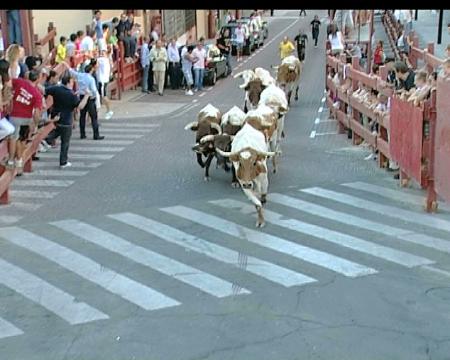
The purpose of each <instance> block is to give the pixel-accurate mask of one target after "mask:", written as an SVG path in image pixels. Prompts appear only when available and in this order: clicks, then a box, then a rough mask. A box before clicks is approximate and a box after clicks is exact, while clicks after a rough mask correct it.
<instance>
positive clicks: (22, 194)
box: [9, 190, 59, 199]
mask: <svg viewBox="0 0 450 360" xmlns="http://www.w3.org/2000/svg"><path fill="white" fill-rule="evenodd" d="M58 194H59V193H58V192H56V191H31V190H10V192H9V195H10V196H11V197H12V198H26V199H33V198H35V199H52V198H54V197H55V196H56V195H58Z"/></svg>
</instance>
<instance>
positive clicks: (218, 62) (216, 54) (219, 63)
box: [203, 45, 228, 85]
mask: <svg viewBox="0 0 450 360" xmlns="http://www.w3.org/2000/svg"><path fill="white" fill-rule="evenodd" d="M206 53H207V57H206V63H205V77H204V78H203V82H204V84H205V85H214V84H215V83H216V81H217V79H219V78H221V77H226V76H227V74H228V66H227V63H226V59H225V57H224V56H223V55H222V54H221V53H220V49H219V48H218V47H217V46H215V45H209V46H208V47H207V50H206Z"/></svg>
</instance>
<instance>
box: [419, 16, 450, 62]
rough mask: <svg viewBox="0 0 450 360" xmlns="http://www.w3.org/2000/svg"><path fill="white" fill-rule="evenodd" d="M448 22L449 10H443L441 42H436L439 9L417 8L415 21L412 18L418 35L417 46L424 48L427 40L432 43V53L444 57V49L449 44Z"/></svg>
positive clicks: (449, 20)
mask: <svg viewBox="0 0 450 360" xmlns="http://www.w3.org/2000/svg"><path fill="white" fill-rule="evenodd" d="M449 23H450V10H444V18H443V22H442V43H441V44H440V45H438V44H437V37H438V24H439V11H438V10H437V11H436V13H432V12H431V10H419V13H418V18H417V21H415V20H413V30H414V31H415V32H416V34H417V35H418V36H419V47H420V48H421V49H424V48H426V47H427V44H428V43H429V42H433V43H434V53H435V55H436V56H437V57H440V58H444V57H445V49H446V48H447V45H448V44H450V34H449V31H448V28H447V25H448V24H449Z"/></svg>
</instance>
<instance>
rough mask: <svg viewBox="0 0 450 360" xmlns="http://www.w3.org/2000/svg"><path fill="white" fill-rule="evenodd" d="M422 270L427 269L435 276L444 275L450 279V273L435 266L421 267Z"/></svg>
mask: <svg viewBox="0 0 450 360" xmlns="http://www.w3.org/2000/svg"><path fill="white" fill-rule="evenodd" d="M421 268H422V269H425V270H428V271H432V272H434V273H435V274H439V275H444V276H446V277H449V278H450V272H448V271H445V270H442V269H438V268H435V267H433V266H427V265H425V266H421Z"/></svg>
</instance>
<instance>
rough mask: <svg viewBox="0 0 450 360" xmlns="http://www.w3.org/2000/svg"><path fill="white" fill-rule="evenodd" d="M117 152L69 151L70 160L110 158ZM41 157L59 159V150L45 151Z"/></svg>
mask: <svg viewBox="0 0 450 360" xmlns="http://www.w3.org/2000/svg"><path fill="white" fill-rule="evenodd" d="M114 155H115V154H76V153H75V154H74V153H69V160H72V159H78V160H79V159H84V160H109V159H112V158H113V157H114ZM39 157H41V158H44V159H59V152H57V153H56V152H51V153H48V152H47V153H43V154H39Z"/></svg>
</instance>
